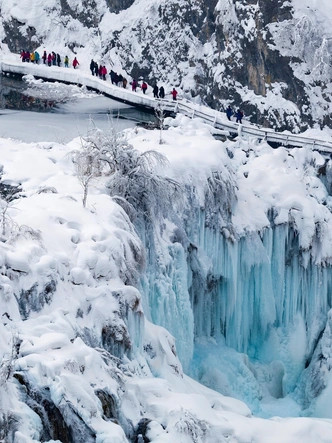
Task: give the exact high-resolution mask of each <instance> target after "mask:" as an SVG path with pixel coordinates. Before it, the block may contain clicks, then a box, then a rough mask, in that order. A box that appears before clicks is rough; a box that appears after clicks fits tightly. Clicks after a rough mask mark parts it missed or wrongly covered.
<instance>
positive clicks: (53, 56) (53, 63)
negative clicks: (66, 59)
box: [52, 51, 56, 66]
mask: <svg viewBox="0 0 332 443" xmlns="http://www.w3.org/2000/svg"><path fill="white" fill-rule="evenodd" d="M52 65H53V66H55V65H56V53H55V52H54V51H52Z"/></svg>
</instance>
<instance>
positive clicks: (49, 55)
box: [47, 53, 52, 66]
mask: <svg viewBox="0 0 332 443" xmlns="http://www.w3.org/2000/svg"><path fill="white" fill-rule="evenodd" d="M47 64H48V66H51V65H52V54H51V53H49V54H48V56H47Z"/></svg>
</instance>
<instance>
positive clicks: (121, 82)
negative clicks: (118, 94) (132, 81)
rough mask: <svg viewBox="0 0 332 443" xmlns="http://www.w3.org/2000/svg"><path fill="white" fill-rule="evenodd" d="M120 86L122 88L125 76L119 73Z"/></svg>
mask: <svg viewBox="0 0 332 443" xmlns="http://www.w3.org/2000/svg"><path fill="white" fill-rule="evenodd" d="M118 86H119V87H120V88H121V86H123V76H122V74H119V75H118Z"/></svg>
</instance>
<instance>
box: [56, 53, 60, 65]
mask: <svg viewBox="0 0 332 443" xmlns="http://www.w3.org/2000/svg"><path fill="white" fill-rule="evenodd" d="M56 64H57V65H58V66H59V68H60V64H61V57H60V54H57V55H56Z"/></svg>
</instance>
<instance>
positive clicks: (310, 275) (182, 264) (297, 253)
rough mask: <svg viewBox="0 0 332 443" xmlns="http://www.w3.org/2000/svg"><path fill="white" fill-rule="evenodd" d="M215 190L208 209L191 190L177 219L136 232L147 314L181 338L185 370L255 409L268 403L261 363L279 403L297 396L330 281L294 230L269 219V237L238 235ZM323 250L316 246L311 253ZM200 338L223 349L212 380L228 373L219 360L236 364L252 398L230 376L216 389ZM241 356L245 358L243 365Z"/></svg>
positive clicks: (323, 318)
mask: <svg viewBox="0 0 332 443" xmlns="http://www.w3.org/2000/svg"><path fill="white" fill-rule="evenodd" d="M210 191H211V189H210V190H209V198H208V199H207V200H206V202H205V206H203V205H202V204H201V202H199V199H198V197H197V198H196V196H195V189H188V188H187V189H186V204H184V205H183V206H182V207H181V208H178V212H177V216H176V217H174V208H173V209H172V211H171V212H170V215H169V219H167V218H165V219H163V221H162V222H160V223H142V222H141V223H140V224H139V225H138V231H139V234H140V236H141V238H142V239H143V242H144V243H145V247H146V250H147V270H146V273H145V275H144V278H143V280H142V287H143V292H144V294H145V312H146V314H147V315H148V317H150V319H151V320H152V321H153V322H154V323H156V324H159V325H162V326H164V327H165V328H166V329H168V330H169V331H170V332H171V333H172V334H173V336H174V337H175V338H176V346H177V351H178V354H179V357H180V360H181V362H182V364H183V366H184V369H185V370H187V371H189V372H190V373H191V375H194V376H195V377H196V378H197V379H199V380H200V381H203V382H205V383H206V384H207V385H209V384H210V387H213V388H215V389H217V390H220V391H221V392H222V393H226V394H229V395H234V396H236V397H238V398H241V399H242V400H245V401H247V402H248V403H249V404H250V405H251V406H253V407H254V408H256V410H257V405H255V404H256V400H257V398H258V397H260V396H263V395H264V394H263V393H262V392H260V387H259V385H260V381H259V380H258V378H259V377H258V375H257V373H256V370H257V368H256V367H255V365H256V364H263V365H265V366H266V367H265V368H263V369H261V372H262V374H263V375H262V376H261V378H264V379H271V380H272V381H271V380H270V382H269V383H268V389H269V394H271V395H272V396H276V397H282V396H284V395H286V394H288V393H290V392H293V391H294V389H295V387H296V383H297V381H298V379H299V376H300V374H301V372H302V371H303V370H304V368H305V366H306V365H307V362H308V361H309V360H310V358H311V356H312V354H313V351H314V349H315V347H316V345H317V341H318V339H319V336H320V334H321V333H322V331H323V330H324V327H325V324H326V319H327V312H328V310H329V309H330V308H331V304H332V300H331V288H332V272H331V268H330V267H328V266H323V265H317V264H316V263H315V260H314V258H313V254H311V251H310V250H302V249H301V248H300V246H299V236H298V233H297V231H296V229H295V228H294V226H293V225H292V223H291V221H290V223H288V224H283V225H274V222H273V216H272V215H271V214H270V218H271V225H270V227H267V228H266V229H265V230H264V231H262V232H248V233H247V234H246V235H243V236H241V237H238V236H236V235H235V234H234V232H233V230H232V225H231V201H230V200H229V199H228V201H227V202H226V203H225V205H224V206H223V207H221V206H222V205H220V198H217V197H215V198H212V199H211V192H210ZM212 194H213V192H212ZM226 194H227V193H226V192H225V193H224V197H223V198H225V195H226ZM227 198H228V197H227ZM224 201H226V200H224ZM227 208H230V210H228V211H227V210H226V209H227ZM315 242H316V243H317V244H316V245H315ZM319 242H320V239H319V238H318V237H317V238H316V239H313V250H314V249H315V248H319ZM202 338H204V339H209V340H212V341H214V346H216V347H217V348H215V350H214V351H213V347H211V353H214V354H215V355H214V357H213V359H211V362H210V363H209V365H210V367H209V369H208V371H211V366H215V367H216V368H218V366H220V367H222V366H223V364H224V363H225V362H222V360H223V358H226V359H228V363H229V364H230V360H231V358H233V360H232V364H234V367H237V370H238V372H241V371H242V373H243V374H245V378H244V380H247V381H248V380H249V378H250V384H251V386H252V389H251V392H250V394H248V393H243V391H242V389H243V387H242V388H241V386H236V383H233V382H232V380H230V378H231V377H232V375H231V374H228V375H223V376H222V377H224V376H225V377H226V378H227V380H226V381H225V380H222V381H221V382H220V383H221V385H220V387H219V385H218V382H216V383H214V384H213V383H212V382H211V380H210V378H211V374H210V375H209V374H207V372H206V369H204V368H203V366H204V364H206V362H207V360H208V358H209V357H208V355H207V354H206V352H207V349H208V348H209V346H206V345H204V346H203V347H202ZM209 343H210V344H211V341H210V342H209ZM222 347H223V349H224V351H225V352H224V353H223V352H220V349H221V348H222ZM216 349H218V350H219V351H218V352H219V353H220V355H219V357H218V358H216V354H217V353H218V352H217V351H216ZM226 349H228V351H227V352H226ZM229 349H232V350H234V351H236V352H229ZM238 355H244V356H247V357H245V358H242V357H241V359H240V360H239V361H238ZM203 356H204V358H203ZM231 356H232V357H231ZM212 360H213V361H212ZM228 367H229V366H228ZM225 368H226V366H224V374H225V372H227V370H226V369H225ZM240 368H241V369H240ZM266 368H267V369H266ZM219 370H220V368H219ZM269 371H270V372H269ZM233 376H234V377H236V376H237V375H236V371H235V373H234V374H233ZM218 377H221V373H220V374H219V375H218V376H217V378H218ZM233 381H234V380H233ZM255 383H256V386H255Z"/></svg>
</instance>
